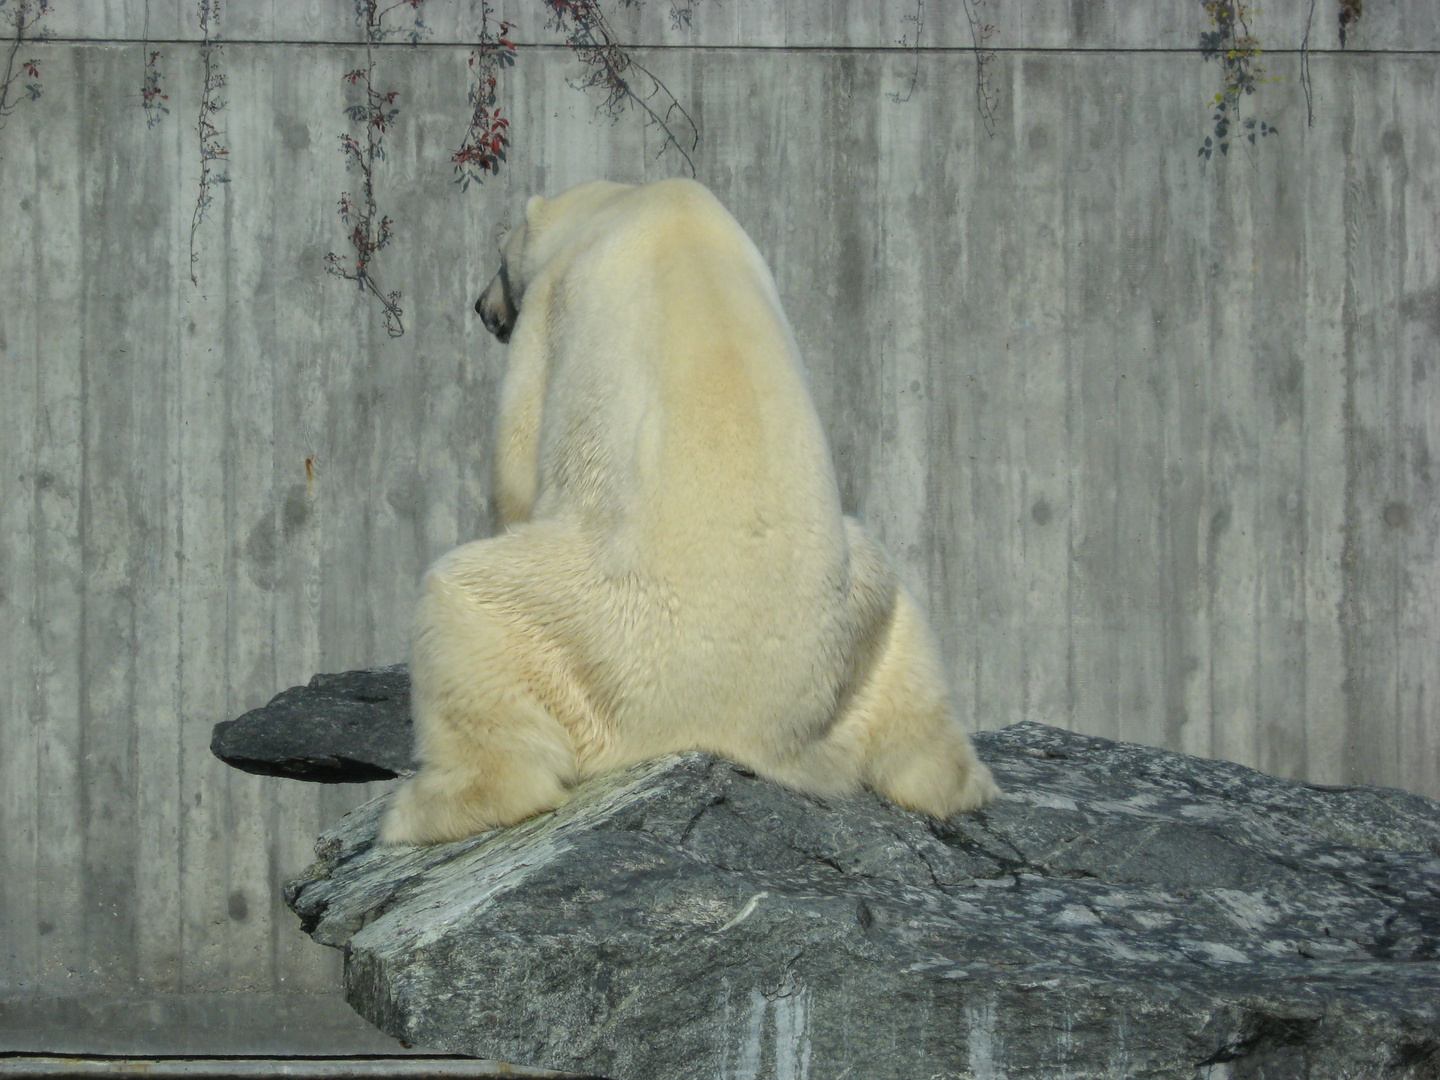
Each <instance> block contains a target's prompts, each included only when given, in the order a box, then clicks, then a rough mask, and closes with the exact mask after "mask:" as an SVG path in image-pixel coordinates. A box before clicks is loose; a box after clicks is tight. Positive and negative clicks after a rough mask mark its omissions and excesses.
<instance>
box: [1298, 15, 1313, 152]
mask: <svg viewBox="0 0 1440 1080" xmlns="http://www.w3.org/2000/svg"><path fill="white" fill-rule="evenodd" d="M1314 19H1315V0H1310V10H1309V11H1308V12H1307V13H1306V14H1305V36H1304V37H1303V38H1302V39H1301V40H1300V85H1301V86H1303V87H1304V88H1305V126H1306V127H1314V126H1315V108H1314V102H1313V101H1312V99H1311V96H1310V24H1311V23H1312V22H1313V21H1314Z"/></svg>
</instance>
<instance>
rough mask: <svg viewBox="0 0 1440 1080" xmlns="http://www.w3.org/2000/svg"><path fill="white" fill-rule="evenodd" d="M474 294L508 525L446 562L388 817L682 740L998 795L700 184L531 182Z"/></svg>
mask: <svg viewBox="0 0 1440 1080" xmlns="http://www.w3.org/2000/svg"><path fill="white" fill-rule="evenodd" d="M475 307H476V310H477V312H479V313H480V315H481V316H482V317H483V319H484V322H485V325H486V326H487V327H488V328H489V329H490V330H491V332H493V333H494V334H495V336H496V337H498V338H499V339H500V340H501V341H508V342H509V357H508V363H507V370H506V373H505V379H504V383H503V387H502V390H501V395H500V412H499V417H498V446H497V448H496V455H495V460H494V478H495V492H494V499H495V503H496V509H497V511H498V514H499V517H500V519H501V523H502V524H503V525H504V531H503V532H501V533H500V534H499V535H496V536H494V537H492V538H490V539H486V540H479V541H476V542H474V543H469V544H466V545H464V546H462V547H459V548H456V549H455V550H454V551H452V552H450V553H449V554H447V555H445V556H443V557H441V558H440V559H439V560H438V561H437V562H436V563H435V564H434V566H432V567H431V568H430V570H429V571H428V573H427V574H426V575H425V579H424V584H423V586H422V595H421V599H420V602H419V605H418V610H417V612H416V616H415V626H414V649H413V657H412V663H411V668H410V672H411V678H412V680H413V682H412V707H413V710H414V718H415V731H416V749H417V756H418V758H419V761H420V764H421V768H420V771H419V772H418V773H417V774H416V775H415V776H414V777H412V778H411V779H409V780H408V781H406V782H405V783H404V784H403V785H402V786H401V787H400V788H399V789H398V790H397V791H396V793H395V796H394V798H393V801H392V803H391V805H390V807H389V809H388V811H387V814H386V817H385V819H384V822H383V826H382V830H381V837H382V839H383V840H384V842H386V843H390V844H396V843H430V842H435V841H442V840H452V839H458V838H460V837H464V836H469V835H471V834H473V833H477V832H481V831H484V830H486V829H490V828H494V827H497V826H502V825H508V824H511V823H513V822H517V821H520V820H522V819H524V818H527V817H529V816H531V815H533V814H538V813H540V812H542V811H545V810H549V809H551V808H553V807H555V806H557V805H558V804H560V803H561V802H563V801H564V800H565V799H566V797H567V795H568V793H569V792H570V790H571V788H573V787H574V786H575V784H576V783H578V782H579V781H581V780H584V779H585V778H587V777H590V776H594V775H596V774H599V773H604V772H608V771H610V770H614V769H618V768H621V767H623V766H626V765H629V764H632V763H634V762H637V761H641V760H644V759H647V758H652V757H657V756H660V755H663V754H666V753H670V752H673V751H678V750H707V751H710V752H712V753H715V754H718V755H721V756H723V757H726V758H729V759H731V760H733V761H736V762H739V763H741V764H743V765H745V766H747V767H749V768H751V769H753V770H754V771H755V772H757V773H759V774H760V775H762V776H765V777H769V778H771V779H773V780H776V781H778V782H780V783H781V784H785V785H788V786H790V787H792V788H796V789H798V790H800V791H805V792H811V793H814V794H818V795H838V794H842V793H845V792H849V791H853V790H855V789H856V788H857V787H859V786H860V785H865V786H867V787H869V788H871V789H872V790H874V791H876V792H878V793H879V794H880V795H882V796H884V797H885V798H887V799H890V800H892V801H894V802H896V803H898V804H899V805H901V806H904V807H908V808H911V809H913V810H918V811H922V812H924V813H926V814H930V815H932V816H934V817H938V818H943V817H947V816H949V815H950V814H953V813H955V812H957V811H962V810H970V809H973V808H976V807H979V806H981V805H983V804H984V803H985V802H987V801H988V800H990V799H991V798H993V797H995V796H996V795H997V794H998V790H997V788H996V786H995V783H994V781H993V780H992V779H991V776H990V772H989V770H988V769H986V767H985V766H984V765H983V764H982V763H981V762H980V761H979V760H978V759H977V758H976V756H975V753H974V750H973V748H972V747H971V745H970V741H969V739H968V738H967V737H966V735H965V732H964V730H963V729H962V728H961V726H960V723H959V722H958V720H957V719H956V715H955V711H954V708H953V707H952V705H951V701H950V697H949V694H948V691H947V688H946V685H945V681H944V678H943V675H942V672H941V665H940V659H939V655H938V651H937V647H936V643H935V640H934V637H933V635H932V634H931V631H930V629H929V627H928V626H927V625H926V622H925V619H924V617H923V615H922V614H921V612H920V609H919V606H918V605H917V604H916V602H915V600H914V599H913V598H912V597H911V596H910V595H909V594H908V593H907V592H906V591H905V590H904V589H903V588H901V586H900V585H899V583H898V582H897V580H896V575H895V572H894V570H893V568H892V567H891V565H890V563H889V561H888V559H887V558H886V555H885V553H884V551H883V550H882V549H881V547H880V546H879V544H878V543H877V542H876V541H875V540H874V539H873V538H872V537H871V536H870V535H869V534H868V533H866V532H865V530H864V529H863V528H861V526H860V525H859V523H857V522H856V521H854V520H853V519H851V518H847V517H845V516H843V515H842V513H841V509H840V498H839V491H838V487H837V485H836V481H835V473H834V468H833V466H832V464H831V460H830V454H829V451H828V448H827V446H826V443H825V438H824V435H823V434H822V432H821V428H820V421H819V418H818V416H817V415H816V412H815V408H814V405H813V404H812V402H811V400H810V396H809V392H808V391H807V389H806V385H805V379H804V376H803V374H802V372H801V368H800V361H799V357H798V353H797V349H796V345H795V340H794V337H793V335H792V333H791V330H790V327H789V324H788V323H787V321H786V319H785V315H784V313H783V312H782V311H781V309H780V301H779V298H778V296H777V294H776V291H775V285H774V282H773V281H772V279H771V276H770V272H769V270H768V269H767V268H766V266H765V263H764V261H763V260H762V258H761V256H760V253H759V252H758V251H757V250H756V248H755V246H754V244H752V243H751V242H750V239H749V238H748V237H747V236H746V235H745V233H744V231H743V230H742V229H741V228H740V226H739V225H738V224H737V223H736V222H735V220H734V219H733V218H732V217H731V216H730V215H729V214H728V213H727V212H726V211H725V209H724V208H723V207H722V206H721V205H720V203H719V202H718V201H717V200H716V199H715V197H714V196H713V195H712V194H711V193H710V192H709V191H708V190H706V189H705V188H704V187H702V186H701V185H700V184H697V183H694V182H692V181H687V180H662V181H660V182H658V183H653V184H649V185H647V186H643V187H635V186H630V185H624V184H614V183H607V182H597V183H590V184H584V185H582V186H580V187H577V188H572V189H571V190H569V191H567V192H565V193H564V194H562V195H559V196H557V197H556V198H553V199H545V198H541V197H538V196H537V197H534V198H532V199H530V201H529V202H528V204H527V205H526V207H525V220H524V223H523V224H521V225H520V226H518V227H517V228H515V229H514V230H513V231H512V233H511V234H510V235H509V236H508V237H507V239H506V241H505V243H504V245H503V251H502V261H501V265H500V270H499V272H498V273H497V274H496V275H495V278H494V280H492V281H491V282H490V284H489V286H488V287H487V288H486V289H485V292H484V293H483V294H482V295H481V297H480V299H479V300H478V301H477V302H476V305H475Z"/></svg>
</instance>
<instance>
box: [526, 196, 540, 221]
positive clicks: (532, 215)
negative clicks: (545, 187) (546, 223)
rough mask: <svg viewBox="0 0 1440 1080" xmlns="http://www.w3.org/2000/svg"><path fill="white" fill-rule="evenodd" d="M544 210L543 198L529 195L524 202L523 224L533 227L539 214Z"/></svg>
mask: <svg viewBox="0 0 1440 1080" xmlns="http://www.w3.org/2000/svg"><path fill="white" fill-rule="evenodd" d="M544 209H545V196H543V195H531V196H530V198H528V199H526V200H525V224H527V225H533V224H534V223H535V219H536V218H537V217H538V216H539V215H540V212H541V211H542V210H544Z"/></svg>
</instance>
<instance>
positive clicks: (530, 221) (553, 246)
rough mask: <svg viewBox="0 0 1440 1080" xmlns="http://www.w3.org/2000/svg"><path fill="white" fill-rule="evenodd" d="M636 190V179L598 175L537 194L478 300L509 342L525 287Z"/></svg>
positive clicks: (478, 309)
mask: <svg viewBox="0 0 1440 1080" xmlns="http://www.w3.org/2000/svg"><path fill="white" fill-rule="evenodd" d="M633 190H634V185H633V184H615V183H611V182H610V181H608V180H596V181H593V182H592V183H589V184H581V185H580V186H579V187H573V188H571V189H570V190H569V191H566V192H565V193H564V194H562V195H557V196H556V197H555V198H553V199H546V198H542V197H541V196H539V195H533V196H531V198H530V200H529V201H528V202H526V204H525V220H524V221H523V222H521V223H520V224H519V225H518V226H516V227H515V228H513V229H511V230H510V232H509V233H508V234H507V235H506V237H505V239H504V240H503V241H501V244H500V269H499V270H497V271H496V272H495V276H494V277H493V278H491V279H490V284H489V285H487V286H485V291H484V292H482V293H481V294H480V299H478V300H476V301H475V314H477V315H479V316H480V318H481V320H482V321H483V322H484V323H485V329H487V330H489V331H490V332H491V333H492V334H494V335H495V336H496V337H497V338H499V339H500V340H501V341H504V342H508V341H509V340H510V335H511V333H513V332H514V330H515V320H516V319H517V318H519V316H520V310H521V307H522V306H523V304H524V298H525V290H526V288H527V287H528V286H529V285H530V283H531V282H532V281H534V280H535V277H536V275H538V274H539V273H540V272H541V271H542V270H544V268H545V267H546V266H547V265H549V264H550V263H551V262H553V261H554V260H555V258H556V256H557V255H558V254H559V253H560V252H562V251H564V250H565V249H567V248H569V247H571V246H573V245H574V243H575V242H576V241H577V240H579V239H580V238H581V237H582V236H583V235H584V234H586V233H588V232H591V231H592V230H593V229H594V228H595V227H597V226H599V225H600V224H601V223H602V222H603V220H604V219H605V218H606V217H607V215H606V214H605V212H604V211H605V210H607V209H608V208H610V207H612V206H614V204H615V203H616V202H617V201H618V200H619V199H621V198H622V197H623V196H624V195H626V194H627V193H629V192H631V191H633Z"/></svg>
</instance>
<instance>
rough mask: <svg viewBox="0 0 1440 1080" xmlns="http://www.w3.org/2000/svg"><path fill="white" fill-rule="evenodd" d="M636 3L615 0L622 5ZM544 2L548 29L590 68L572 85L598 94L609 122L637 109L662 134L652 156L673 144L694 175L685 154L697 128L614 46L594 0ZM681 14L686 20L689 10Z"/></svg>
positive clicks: (655, 80) (661, 85) (694, 143)
mask: <svg viewBox="0 0 1440 1080" xmlns="http://www.w3.org/2000/svg"><path fill="white" fill-rule="evenodd" d="M638 2H639V0H621V3H622V4H624V5H625V6H626V7H632V6H634V5H635V4H636V3H638ZM544 4H545V6H546V7H547V8H549V9H550V24H549V25H550V26H551V27H552V28H553V29H555V30H558V31H559V32H560V33H563V34H564V35H565V44H566V45H568V46H570V49H571V51H572V52H574V53H575V56H576V58H577V59H578V60H579V61H580V62H581V63H582V64H584V65H585V66H586V67H587V68H589V69H590V72H589V74H588V75H586V76H585V77H584V78H582V79H580V80H579V81H578V82H576V83H573V84H572V85H574V86H575V87H576V88H577V89H579V90H598V91H599V92H600V93H601V94H603V95H604V100H603V102H602V103H601V105H600V108H601V109H602V110H603V111H604V112H606V113H608V114H609V115H610V116H611V117H612V118H618V117H619V116H620V115H621V114H622V113H623V112H624V111H625V109H626V107H627V106H632V105H633V106H634V107H635V108H637V109H639V110H640V112H641V113H642V114H643V115H644V117H645V122H646V123H647V124H651V125H653V126H654V127H655V128H656V129H657V130H659V132H660V133H661V135H662V136H663V138H662V140H661V143H660V149H659V150H658V151H657V152H656V154H655V156H656V157H659V156H661V155H662V154H664V153H665V151H666V150H668V149H669V148H670V147H672V146H673V147H674V148H675V150H676V151H677V152H678V153H679V154H680V156H681V157H682V158H684V159H685V167H686V168H687V169H688V170H689V172H690V175H691V176H694V175H695V162H694V161H693V160H692V159H691V157H690V154H691V152H693V151H694V149H695V148H696V147H697V146H698V145H699V144H700V129H699V128H698V127H696V126H695V121H694V120H693V119H692V118H691V116H690V114H689V113H688V112H686V111H685V107H684V106H683V105H681V104H680V102H679V101H678V100H676V98H675V95H674V94H672V93H671V92H670V89H669V87H667V86H666V85H665V84H664V83H663V82H662V81H661V80H660V79H659V78H658V77H657V76H656V75H655V73H654V72H652V71H651V70H650V69H649V68H647V67H645V66H644V65H643V64H641V63H640V62H639V61H637V60H636V59H635V58H634V57H632V56H631V55H630V54H629V53H627V52H626V51H625V50H624V49H623V48H622V47H621V46H620V44H619V43H618V41H617V40H616V38H615V34H614V32H613V31H612V30H611V29H610V24H609V23H608V22H607V21H606V19H605V14H604V12H602V11H601V10H600V5H599V3H598V0H544ZM677 10H678V9H677ZM685 10H686V14H687V17H688V12H689V9H685ZM672 125H673V126H672Z"/></svg>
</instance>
